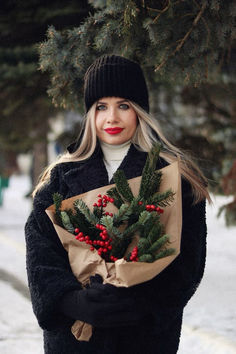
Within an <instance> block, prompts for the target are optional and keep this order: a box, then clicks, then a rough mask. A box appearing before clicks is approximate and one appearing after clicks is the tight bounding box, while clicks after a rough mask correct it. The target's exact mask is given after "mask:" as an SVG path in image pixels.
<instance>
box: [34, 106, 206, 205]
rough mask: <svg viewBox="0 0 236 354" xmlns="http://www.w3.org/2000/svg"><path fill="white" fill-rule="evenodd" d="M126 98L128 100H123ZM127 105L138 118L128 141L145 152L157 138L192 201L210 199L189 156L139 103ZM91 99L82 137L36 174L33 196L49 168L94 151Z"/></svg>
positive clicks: (163, 154)
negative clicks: (175, 164)
mask: <svg viewBox="0 0 236 354" xmlns="http://www.w3.org/2000/svg"><path fill="white" fill-rule="evenodd" d="M127 101H128V100H127ZM128 102H129V103H130V105H131V106H132V107H133V109H134V110H135V112H136V114H137V117H138V122H139V124H138V126H137V129H136V132H135V134H134V136H133V137H132V139H131V142H132V143H133V144H134V145H135V146H136V147H137V148H138V149H139V150H141V151H145V152H148V151H150V149H151V148H152V145H153V143H154V142H156V140H157V137H156V136H155V135H157V136H158V139H159V140H160V143H161V144H162V146H163V148H162V149H161V152H160V157H162V158H163V159H164V160H165V161H167V162H168V163H171V162H173V161H175V160H176V158H177V157H179V158H180V172H181V175H182V176H183V177H184V178H185V179H187V180H188V181H189V182H190V184H191V186H192V190H193V195H194V202H195V203H197V202H199V201H201V200H202V199H205V198H206V199H207V200H208V201H209V202H210V201H211V198H210V195H209V192H208V190H207V187H206V186H207V179H206V178H205V176H204V175H203V173H202V172H201V171H200V169H199V168H198V166H197V165H196V164H195V163H194V162H193V161H192V160H191V159H190V157H189V156H188V155H187V154H185V153H184V152H183V151H182V150H180V149H179V148H177V147H176V146H174V145H173V144H171V143H170V142H169V141H168V140H167V139H166V137H165V136H164V134H163V133H162V131H161V128H160V127H159V125H158V123H157V121H156V120H155V119H153V118H152V116H151V115H150V114H149V113H147V112H146V111H145V110H143V109H142V108H141V107H140V106H139V105H137V104H136V103H134V102H132V101H128ZM96 105H97V102H95V103H94V104H93V105H92V107H91V108H90V110H89V111H88V112H87V114H86V116H85V119H84V122H83V125H84V129H82V131H83V136H82V138H81V142H80V144H79V147H78V148H77V149H76V151H74V152H73V153H69V152H66V153H64V154H63V155H62V156H60V157H59V158H58V159H57V160H56V161H55V162H54V163H52V164H51V165H49V166H48V167H47V168H46V170H45V171H44V172H43V174H42V175H41V177H40V180H39V183H38V184H37V185H36V187H35V189H34V191H33V194H32V195H33V197H34V196H35V194H36V193H37V191H38V190H39V189H40V188H41V187H42V186H43V185H44V184H45V183H46V182H47V181H49V179H50V174H51V170H52V169H53V168H54V167H55V166H56V165H57V164H59V163H64V162H73V161H74V162H75V161H83V160H86V159H88V158H89V157H90V156H91V155H92V154H93V152H94V150H95V148H96V143H97V136H96V127H95V112H96Z"/></svg>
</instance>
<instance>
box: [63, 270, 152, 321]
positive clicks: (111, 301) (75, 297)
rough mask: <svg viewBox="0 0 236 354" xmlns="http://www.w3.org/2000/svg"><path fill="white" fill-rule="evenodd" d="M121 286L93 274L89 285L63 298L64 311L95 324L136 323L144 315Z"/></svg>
mask: <svg viewBox="0 0 236 354" xmlns="http://www.w3.org/2000/svg"><path fill="white" fill-rule="evenodd" d="M118 290H119V289H117V288H116V287H114V286H113V285H110V284H102V278H101V277H100V276H98V275H96V276H94V277H91V278H90V286H89V287H88V288H86V289H83V290H75V291H72V292H69V293H68V294H66V295H65V296H64V297H63V299H62V302H61V311H62V312H63V313H64V314H65V315H67V316H69V317H71V318H73V319H75V320H81V321H84V322H86V323H89V324H91V325H93V326H95V327H116V326H130V325H137V324H138V323H139V321H140V320H141V319H142V318H143V317H144V316H145V313H144V311H139V310H138V308H137V303H136V300H135V299H134V298H131V297H127V296H123V295H122V296H119V293H120V292H119V291H118Z"/></svg>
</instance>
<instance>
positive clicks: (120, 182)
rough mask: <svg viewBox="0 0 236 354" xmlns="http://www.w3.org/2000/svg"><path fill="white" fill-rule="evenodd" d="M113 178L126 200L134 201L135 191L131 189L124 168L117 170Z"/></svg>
mask: <svg viewBox="0 0 236 354" xmlns="http://www.w3.org/2000/svg"><path fill="white" fill-rule="evenodd" d="M113 179H114V181H115V184H116V188H117V191H118V193H119V194H120V196H121V198H122V199H123V200H124V201H126V202H130V203H131V202H132V200H133V198H134V196H133V192H132V191H131V189H130V186H129V183H128V181H127V178H126V177H125V174H124V171H123V170H117V171H116V172H115V174H114V175H113Z"/></svg>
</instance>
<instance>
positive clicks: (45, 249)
mask: <svg viewBox="0 0 236 354" xmlns="http://www.w3.org/2000/svg"><path fill="white" fill-rule="evenodd" d="M145 160H146V153H143V152H140V151H137V150H136V148H135V147H134V146H133V145H131V147H130V149H129V151H128V154H127V155H126V157H125V158H124V160H123V162H122V164H121V166H120V168H122V169H123V170H124V172H125V175H126V177H127V178H128V179H129V178H133V177H136V176H140V175H141V173H142V169H143V166H144V163H145ZM165 165H166V163H165V162H164V161H163V160H162V159H159V162H158V166H157V167H158V168H162V167H164V166H165ZM110 183H112V181H111V182H110ZM107 184H109V181H108V174H107V171H106V168H105V165H104V163H103V156H102V151H101V149H100V148H99V147H98V148H97V149H96V151H95V153H94V154H93V155H92V157H91V158H90V159H89V160H87V161H85V162H70V163H62V164H58V165H57V166H56V167H55V168H54V169H53V171H52V173H51V179H50V182H49V183H48V184H47V185H45V186H44V187H43V189H42V190H41V191H40V192H38V193H37V195H36V197H35V199H34V205H33V211H32V213H31V215H30V216H29V219H28V221H27V224H26V228H25V230H26V245H27V272H28V282H29V288H30V293H31V299H32V304H33V310H34V313H35V315H36V317H37V320H38V322H39V325H40V326H41V327H42V328H43V329H44V349H45V353H47V354H75V353H78V354H88V353H91V354H144V353H145V354H154V353H155V354H174V353H176V352H177V350H178V345H179V338H180V332H181V323H182V314H183V308H184V306H185V305H186V304H187V302H188V301H189V299H190V298H191V296H192V295H193V294H194V292H195V291H196V289H197V287H198V285H199V283H200V281H201V278H202V275H203V271H204V265H205V257H206V222H205V201H203V202H200V203H198V204H197V205H192V199H193V198H192V193H191V187H190V185H189V183H188V182H186V181H185V180H184V179H183V180H182V197H183V229H182V241H181V253H180V255H179V256H178V257H177V258H176V259H175V260H174V261H173V262H172V263H171V264H170V265H169V266H168V267H167V268H166V269H165V270H164V271H163V272H162V273H160V274H159V275H158V276H157V277H155V278H154V279H153V280H151V281H148V282H145V283H143V284H140V285H136V286H133V287H132V288H130V289H128V291H129V292H130V293H131V294H133V296H136V297H140V298H143V299H145V301H146V304H148V306H150V313H151V315H150V319H149V322H148V323H143V324H139V325H137V326H132V327H129V328H124V327H120V328H116V329H106V330H101V329H96V328H95V329H94V332H93V336H92V338H91V339H90V342H88V343H87V342H79V341H77V340H76V339H75V338H74V337H73V335H72V334H71V330H70V327H71V325H72V323H73V321H71V319H69V318H67V317H65V316H64V315H63V314H62V313H60V311H59V304H60V300H61V298H62V297H63V295H64V294H65V293H67V292H68V291H71V290H74V289H80V288H81V286H80V284H79V283H78V281H77V280H76V278H75V277H74V275H73V273H72V271H71V269H70V265H69V262H68V257H67V252H66V251H65V249H64V248H63V246H62V245H61V242H60V240H59V238H58V236H57V234H56V232H55V230H54V228H53V225H52V223H51V221H50V220H49V218H48V216H47V215H46V213H45V209H46V208H47V207H48V206H49V205H51V204H52V203H53V202H52V194H53V193H54V192H59V193H61V194H62V195H63V197H64V199H66V198H69V197H72V196H74V195H77V194H81V193H84V192H87V191H89V190H92V189H95V188H98V187H101V186H104V185H107Z"/></svg>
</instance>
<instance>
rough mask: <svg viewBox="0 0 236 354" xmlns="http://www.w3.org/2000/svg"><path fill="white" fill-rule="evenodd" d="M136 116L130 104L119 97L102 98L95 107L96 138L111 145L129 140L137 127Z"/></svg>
mask: <svg viewBox="0 0 236 354" xmlns="http://www.w3.org/2000/svg"><path fill="white" fill-rule="evenodd" d="M137 121H138V120H137V115H136V112H135V111H134V109H133V108H132V107H131V105H130V103H129V102H128V101H127V100H125V99H124V98H120V97H103V98H101V99H99V101H98V102H97V106H96V113H95V125H96V134H97V137H98V138H99V139H100V140H101V141H103V142H104V143H107V144H111V145H119V144H123V143H125V142H126V141H128V140H130V139H131V138H132V136H133V135H134V133H135V130H136V127H137Z"/></svg>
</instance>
